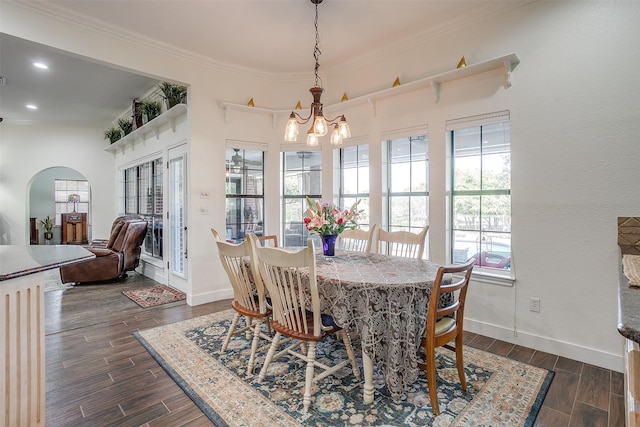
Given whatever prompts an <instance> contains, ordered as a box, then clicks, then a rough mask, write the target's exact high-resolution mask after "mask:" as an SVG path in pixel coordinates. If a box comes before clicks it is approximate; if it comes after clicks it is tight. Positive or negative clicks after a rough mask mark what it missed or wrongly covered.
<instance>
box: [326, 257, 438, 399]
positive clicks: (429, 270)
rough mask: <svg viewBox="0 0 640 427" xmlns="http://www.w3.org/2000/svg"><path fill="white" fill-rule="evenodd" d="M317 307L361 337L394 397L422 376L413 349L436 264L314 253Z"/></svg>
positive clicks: (416, 346)
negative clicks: (319, 306) (318, 295)
mask: <svg viewBox="0 0 640 427" xmlns="http://www.w3.org/2000/svg"><path fill="white" fill-rule="evenodd" d="M316 260H317V263H316V267H317V276H318V288H319V292H320V295H321V300H322V301H321V305H322V307H321V309H322V311H323V312H326V313H329V314H331V315H332V316H333V318H334V320H335V322H336V324H338V325H339V326H341V327H342V328H344V329H346V330H347V331H349V332H356V333H357V334H358V335H359V336H360V337H361V345H362V349H363V351H364V352H365V353H366V354H367V355H368V356H369V357H370V358H371V359H372V360H373V362H374V364H376V365H377V366H378V367H379V368H380V369H381V370H382V372H383V374H384V377H385V382H386V385H387V388H388V390H389V392H390V394H391V396H392V397H393V398H394V399H398V398H400V397H402V395H403V394H404V390H405V387H406V386H407V385H409V384H412V383H413V382H415V381H416V379H417V378H418V375H420V369H419V368H418V367H417V353H418V349H419V347H420V339H421V337H422V334H424V329H425V322H426V318H427V305H428V302H429V296H430V294H431V287H432V285H433V280H434V279H435V276H436V272H437V270H438V267H439V265H438V264H435V263H433V262H430V261H425V260H416V259H408V258H399V257H392V256H387V255H377V254H367V253H362V252H340V251H337V252H336V256H335V257H324V256H322V255H318V256H317V257H316Z"/></svg>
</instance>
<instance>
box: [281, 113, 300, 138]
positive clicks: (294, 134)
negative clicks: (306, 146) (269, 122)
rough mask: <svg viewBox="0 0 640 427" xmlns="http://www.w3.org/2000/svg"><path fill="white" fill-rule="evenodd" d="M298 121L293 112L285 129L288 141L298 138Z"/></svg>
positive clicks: (285, 136)
mask: <svg viewBox="0 0 640 427" xmlns="http://www.w3.org/2000/svg"><path fill="white" fill-rule="evenodd" d="M298 132H299V129H298V123H297V122H296V116H295V115H294V113H291V115H290V116H289V120H288V121H287V127H286V128H285V130H284V140H285V141H286V142H295V141H296V140H297V139H298Z"/></svg>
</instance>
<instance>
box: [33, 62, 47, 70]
mask: <svg viewBox="0 0 640 427" xmlns="http://www.w3.org/2000/svg"><path fill="white" fill-rule="evenodd" d="M33 66H34V67H36V68H42V69H43V70H48V69H49V66H48V65H47V64H43V63H42V62H34V63H33Z"/></svg>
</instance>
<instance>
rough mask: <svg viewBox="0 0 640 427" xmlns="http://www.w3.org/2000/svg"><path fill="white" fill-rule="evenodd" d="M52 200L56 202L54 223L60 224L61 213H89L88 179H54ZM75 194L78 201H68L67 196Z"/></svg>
mask: <svg viewBox="0 0 640 427" xmlns="http://www.w3.org/2000/svg"><path fill="white" fill-rule="evenodd" d="M54 186H55V188H54V196H53V197H54V200H55V204H56V218H55V224H56V225H61V224H62V215H61V214H63V213H67V212H73V211H74V210H75V211H76V212H82V213H89V181H84V180H67V179H56V180H55V182H54ZM71 194H77V195H79V196H80V201H78V202H75V203H74V202H69V196H70V195H71Z"/></svg>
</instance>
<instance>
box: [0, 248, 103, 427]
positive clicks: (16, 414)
mask: <svg viewBox="0 0 640 427" xmlns="http://www.w3.org/2000/svg"><path fill="white" fill-rule="evenodd" d="M94 257H95V255H93V254H92V253H91V252H89V251H88V250H86V249H84V248H83V247H81V246H13V245H0V290H1V291H2V293H1V294H0V295H1V296H2V300H1V302H0V307H1V308H0V402H2V403H3V405H2V406H3V410H2V411H1V412H0V425H3V426H4V425H9V426H12V427H21V426H29V427H30V426H44V424H45V417H44V408H45V403H44V400H45V375H44V373H45V349H44V335H45V330H44V276H45V273H44V272H45V271H47V270H51V269H54V268H59V267H60V266H63V265H68V264H74V263H77V262H82V261H86V260H90V259H92V258H94Z"/></svg>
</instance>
